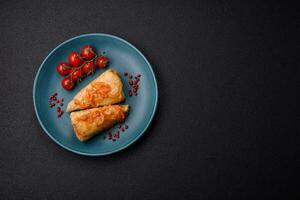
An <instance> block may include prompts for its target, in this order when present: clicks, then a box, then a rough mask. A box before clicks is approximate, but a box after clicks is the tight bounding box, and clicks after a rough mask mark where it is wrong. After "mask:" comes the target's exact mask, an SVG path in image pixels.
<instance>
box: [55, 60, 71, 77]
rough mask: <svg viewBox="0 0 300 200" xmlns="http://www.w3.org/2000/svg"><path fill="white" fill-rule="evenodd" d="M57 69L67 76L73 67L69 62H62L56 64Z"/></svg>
mask: <svg viewBox="0 0 300 200" xmlns="http://www.w3.org/2000/svg"><path fill="white" fill-rule="evenodd" d="M56 70H57V72H58V73H59V74H60V75H62V76H66V75H68V74H70V72H71V67H70V66H69V64H68V63H66V62H61V63H59V64H58V65H57V66H56Z"/></svg>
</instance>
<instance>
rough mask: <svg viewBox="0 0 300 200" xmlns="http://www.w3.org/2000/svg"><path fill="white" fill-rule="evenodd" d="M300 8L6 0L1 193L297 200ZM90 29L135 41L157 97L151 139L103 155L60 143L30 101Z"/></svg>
mask: <svg viewBox="0 0 300 200" xmlns="http://www.w3.org/2000/svg"><path fill="white" fill-rule="evenodd" d="M297 10H298V12H299V9H298V8H297V7H296V6H295V5H291V4H282V3H275V2H272V3H264V2H262V1H257V2H253V1H249V2H240V1H237V2H236V3H232V2H231V3H229V2H226V1H218V2H213V1H181V2H180V1H173V2H172V3H171V1H170V2H169V3H166V2H162V1H156V0H154V1H143V2H142V1H119V0H118V1H102V0H101V1H99V0H98V1H96V0H95V1H87V0H86V1H69V2H60V1H57V2H54V1H52V2H50V1H27V2H26V1H19V2H18V1H12V0H10V1H1V3H0V44H1V50H0V69H1V73H0V80H1V82H0V92H1V98H0V105H1V111H0V117H1V121H0V128H1V130H0V132H1V133H0V136H1V139H0V199H174V198H177V199H222V200H224V199H259V198H261V199H267V198H271V197H278V196H284V199H292V196H294V197H296V196H297V197H298V198H299V196H300V195H299V183H298V182H296V183H293V181H294V180H295V179H296V178H297V176H296V173H295V172H296V168H298V170H299V158H300V155H299V148H298V147H299V142H298V141H297V139H296V134H299V110H298V103H299V101H298V98H295V97H296V93H299V77H300V76H299V71H298V69H299V62H298V60H297V57H299V48H298V49H296V48H297V46H296V44H298V45H299V39H298V36H299V32H296V27H297V26H298V27H299V23H297V22H299V16H297V15H296V14H297V13H296V11H297ZM95 32H103V33H110V34H115V35H117V36H120V37H122V38H124V39H126V40H128V41H130V42H132V43H133V44H134V45H136V46H137V47H138V48H139V49H140V50H141V51H142V52H143V53H144V54H145V55H146V57H148V59H149V60H150V62H151V63H152V64H153V68H154V71H155V73H156V75H157V78H158V85H159V95H160V98H159V106H158V110H157V114H156V117H155V119H154V121H153V123H152V126H151V127H150V128H149V130H148V131H147V132H146V134H145V136H143V137H142V138H141V139H140V140H139V141H138V142H137V143H135V144H134V145H133V146H131V147H130V148H128V149H126V150H124V151H122V152H120V153H117V154H115V155H112V156H107V157H97V158H93V157H83V156H79V155H75V154H73V153H70V152H68V151H66V150H64V149H62V148H60V147H59V146H58V145H56V144H55V143H54V142H53V141H52V140H51V139H50V138H48V136H47V135H46V134H44V133H43V131H42V129H41V127H40V125H39V124H38V121H37V119H36V116H35V113H34V110H33V104H32V85H33V79H34V76H35V73H36V72H37V70H38V67H39V65H40V64H41V62H42V61H43V59H44V58H45V57H46V56H47V54H48V53H49V52H50V51H51V50H52V49H53V48H54V47H56V46H57V45H58V44H60V43H61V42H63V41H64V40H66V39H69V38H71V37H74V36H76V35H79V34H83V33H95ZM298 47H299V46H298Z"/></svg>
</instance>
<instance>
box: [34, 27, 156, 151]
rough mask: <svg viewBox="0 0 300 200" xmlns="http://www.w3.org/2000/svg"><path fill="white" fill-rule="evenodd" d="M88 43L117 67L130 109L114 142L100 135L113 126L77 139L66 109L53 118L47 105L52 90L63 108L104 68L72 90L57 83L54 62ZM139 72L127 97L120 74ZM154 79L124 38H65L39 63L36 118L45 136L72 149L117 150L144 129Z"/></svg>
mask: <svg viewBox="0 0 300 200" xmlns="http://www.w3.org/2000/svg"><path fill="white" fill-rule="evenodd" d="M86 44H90V45H92V46H94V47H95V48H96V49H97V51H98V52H103V51H105V53H106V55H107V56H108V57H109V59H110V65H109V67H108V68H113V69H115V70H117V71H118V72H119V73H120V75H121V79H122V81H123V85H124V88H123V89H124V93H125V95H126V101H125V102H124V104H128V105H130V112H129V115H128V117H127V118H126V121H125V123H126V124H128V126H129V128H128V129H127V130H126V131H125V132H124V133H122V134H121V136H120V138H119V139H117V140H116V141H115V142H113V141H111V140H107V139H104V136H106V135H107V134H108V132H109V131H111V132H112V133H113V132H116V131H117V130H118V128H117V126H115V127H113V128H111V129H110V130H107V131H106V132H103V133H101V134H99V135H97V136H95V137H94V138H92V139H91V140H89V141H87V142H84V143H82V142H80V141H79V140H78V139H77V138H76V136H75V134H74V132H73V128H72V126H71V123H70V115H69V113H65V114H64V115H63V116H62V117H61V118H57V113H56V108H51V109H50V108H49V104H48V99H49V97H50V95H51V94H53V93H54V92H57V93H58V96H59V97H61V98H64V102H65V104H64V106H63V109H64V110H65V109H66V106H67V103H68V102H69V101H70V100H71V99H72V98H73V97H74V95H75V94H76V93H77V92H78V91H79V90H80V89H82V88H83V87H85V86H86V85H87V84H88V83H89V82H90V81H92V80H93V79H95V78H96V77H98V76H99V75H100V74H101V73H103V72H104V71H105V70H107V69H108V68H105V69H98V70H97V71H96V73H95V74H93V75H90V76H88V77H87V78H85V79H84V80H83V81H82V82H81V83H79V84H77V85H76V87H75V88H74V90H72V91H66V90H64V89H62V87H61V84H60V82H61V80H62V77H61V76H60V75H59V74H58V73H57V72H56V69H55V67H56V65H57V64H58V63H59V62H60V61H67V57H68V54H70V53H71V52H72V51H77V52H79V51H80V49H81V47H82V46H84V45H86ZM124 72H128V73H132V74H135V73H140V74H141V75H142V76H141V81H140V84H139V91H138V96H133V97H129V96H128V90H129V88H130V87H129V84H128V79H127V77H125V76H124V75H123V74H124ZM157 98H158V91H157V83H156V79H155V75H154V73H153V70H152V68H151V65H150V64H149V62H148V61H147V59H146V58H145V57H144V56H143V54H142V53H141V52H140V51H139V50H138V49H136V48H135V47H134V46H133V45H132V44H130V43H128V42H127V41H125V40H123V39H121V38H119V37H116V36H112V35H108V34H101V33H96V34H86V35H80V36H77V37H74V38H72V39H69V40H67V41H65V42H63V43H62V44H60V45H59V46H58V47H56V48H55V49H54V50H53V51H52V52H51V53H50V54H49V55H48V56H47V57H46V58H45V60H44V61H43V63H42V64H41V66H40V68H39V70H38V72H37V74H36V77H35V80H34V85H33V104H34V109H35V113H36V115H37V118H38V121H39V123H40V124H41V126H42V128H43V129H44V131H45V132H46V133H47V134H48V136H49V137H50V138H51V139H52V140H54V141H55V142H56V143H57V144H59V145H60V146H62V147H64V148H65V149H68V150H70V151H72V152H74V153H78V154H82V155H88V156H101V155H107V154H112V153H115V152H117V151H120V150H122V149H124V148H126V147H128V146H129V145H131V144H132V143H133V142H134V141H136V140H137V139H138V138H139V137H141V135H142V134H143V133H144V132H145V131H146V129H147V128H148V126H149V124H150V122H151V121H152V118H153V116H154V113H155V110H156V107H157Z"/></svg>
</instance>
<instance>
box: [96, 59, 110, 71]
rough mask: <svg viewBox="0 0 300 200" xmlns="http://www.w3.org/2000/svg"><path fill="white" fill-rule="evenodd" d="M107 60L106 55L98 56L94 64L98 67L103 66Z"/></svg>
mask: <svg viewBox="0 0 300 200" xmlns="http://www.w3.org/2000/svg"><path fill="white" fill-rule="evenodd" d="M108 62H109V60H108V58H107V57H106V56H100V57H99V58H97V59H96V65H97V66H98V67H99V68H104V67H106V66H107V64H108Z"/></svg>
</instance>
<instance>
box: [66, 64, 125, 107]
mask: <svg viewBox="0 0 300 200" xmlns="http://www.w3.org/2000/svg"><path fill="white" fill-rule="evenodd" d="M124 99H125V96H124V93H123V84H122V81H121V79H120V77H119V74H118V72H117V71H115V70H113V69H108V70H106V71H105V72H103V73H102V74H101V75H100V76H99V77H98V78H96V79H95V80H93V81H92V82H91V83H90V84H88V85H87V86H86V87H84V88H83V89H81V90H80V91H79V92H78V93H77V94H76V95H75V97H74V98H73V99H72V100H71V101H70V102H69V104H68V107H67V112H72V111H75V110H84V109H87V108H97V107H99V106H105V105H111V104H116V103H120V102H122V101H123V100H124Z"/></svg>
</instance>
